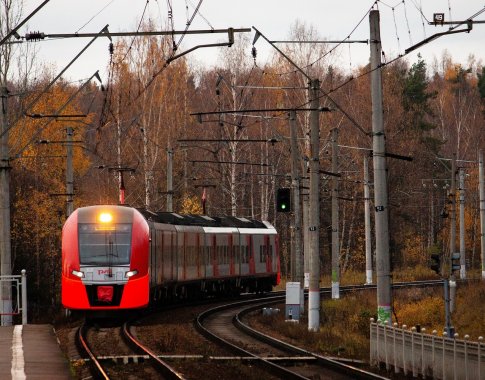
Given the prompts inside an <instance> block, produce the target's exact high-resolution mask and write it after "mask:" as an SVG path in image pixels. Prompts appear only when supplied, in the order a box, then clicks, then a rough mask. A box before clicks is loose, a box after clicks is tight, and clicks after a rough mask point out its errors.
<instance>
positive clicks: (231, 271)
mask: <svg viewBox="0 0 485 380" xmlns="http://www.w3.org/2000/svg"><path fill="white" fill-rule="evenodd" d="M228 239H229V241H228V243H227V251H228V255H229V274H230V275H231V276H234V272H235V271H234V244H233V242H232V239H233V236H232V234H229V235H228Z"/></svg>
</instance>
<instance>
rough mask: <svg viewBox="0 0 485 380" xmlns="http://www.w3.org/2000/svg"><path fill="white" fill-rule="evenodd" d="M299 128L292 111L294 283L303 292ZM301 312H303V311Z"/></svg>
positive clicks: (301, 299)
mask: <svg viewBox="0 0 485 380" xmlns="http://www.w3.org/2000/svg"><path fill="white" fill-rule="evenodd" d="M296 128H297V126H296V111H290V136H291V188H292V192H293V227H294V228H293V234H294V239H293V243H294V244H293V247H294V255H292V257H294V258H295V262H294V273H295V277H294V281H296V282H299V283H300V289H301V291H302V290H303V288H304V286H303V285H304V284H303V257H302V242H301V208H300V170H299V159H300V149H299V148H298V141H297V129H296ZM300 301H301V303H302V304H303V305H304V298H303V297H300ZM300 312H303V310H301V311H300Z"/></svg>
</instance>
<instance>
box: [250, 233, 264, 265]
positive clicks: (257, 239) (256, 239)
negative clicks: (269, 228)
mask: <svg viewBox="0 0 485 380" xmlns="http://www.w3.org/2000/svg"><path fill="white" fill-rule="evenodd" d="M264 243H265V241H264V235H253V246H254V256H255V257H254V263H255V272H256V273H264V272H265V271H266V247H265V245H264Z"/></svg>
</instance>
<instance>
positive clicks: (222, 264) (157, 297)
mask: <svg viewBox="0 0 485 380" xmlns="http://www.w3.org/2000/svg"><path fill="white" fill-rule="evenodd" d="M279 281H280V262H279V253H278V234H277V232H276V230H275V228H274V227H273V226H271V224H269V223H267V222H260V221H256V220H250V219H247V218H238V217H209V216H205V215H179V214H176V213H169V212H163V213H152V212H150V211H146V210H138V209H135V208H132V207H127V206H108V205H104V206H89V207H82V208H79V209H77V210H76V211H74V212H73V213H72V215H71V216H70V217H69V218H68V219H67V220H66V222H65V224H64V227H63V230H62V304H63V306H64V307H65V308H67V309H73V310H93V311H95V310H100V311H103V310H118V309H125V310H127V309H137V308H143V307H146V306H147V305H148V304H149V303H150V302H160V301H163V300H165V299H170V298H172V297H181V298H183V297H189V296H191V295H207V294H218V293H240V292H244V291H249V292H256V291H269V290H271V288H272V286H274V285H277V284H278V283H279Z"/></svg>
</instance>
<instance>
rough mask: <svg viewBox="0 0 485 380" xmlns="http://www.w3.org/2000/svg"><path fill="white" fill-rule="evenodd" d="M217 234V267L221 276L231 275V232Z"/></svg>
mask: <svg viewBox="0 0 485 380" xmlns="http://www.w3.org/2000/svg"><path fill="white" fill-rule="evenodd" d="M216 236H217V251H218V252H217V264H218V265H217V268H218V270H219V273H218V275H219V276H228V275H229V266H230V265H229V249H228V246H229V234H228V233H226V232H223V233H219V234H217V235H216Z"/></svg>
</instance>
